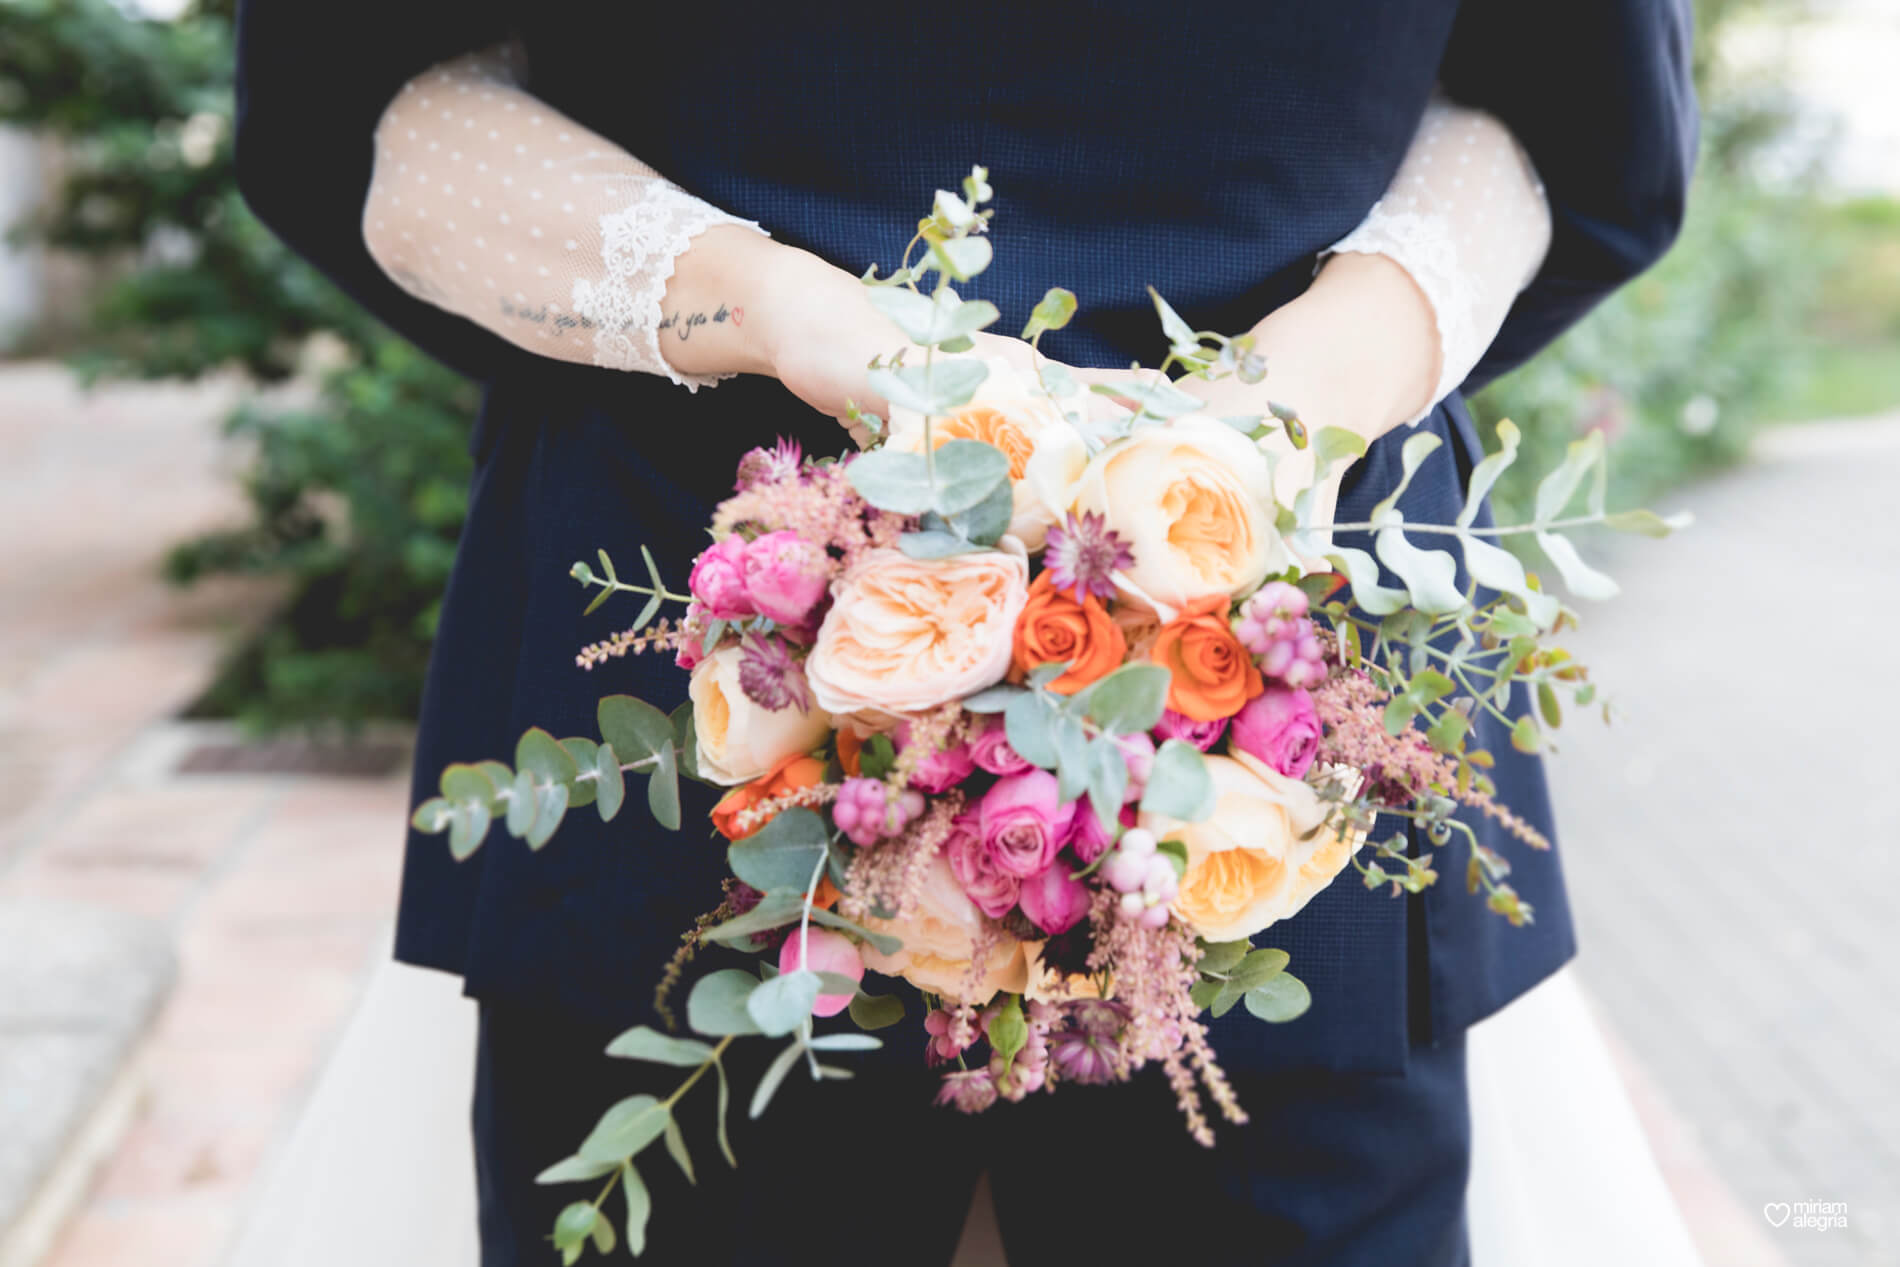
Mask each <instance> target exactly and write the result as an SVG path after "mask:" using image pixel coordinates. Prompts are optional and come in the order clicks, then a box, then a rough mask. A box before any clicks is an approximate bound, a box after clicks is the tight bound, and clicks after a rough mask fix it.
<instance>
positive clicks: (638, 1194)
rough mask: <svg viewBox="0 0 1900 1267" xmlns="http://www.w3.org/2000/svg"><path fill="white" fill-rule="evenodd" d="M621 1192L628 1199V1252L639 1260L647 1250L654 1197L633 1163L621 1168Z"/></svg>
mask: <svg viewBox="0 0 1900 1267" xmlns="http://www.w3.org/2000/svg"><path fill="white" fill-rule="evenodd" d="M620 1190H621V1191H622V1192H623V1193H625V1194H626V1197H627V1252H628V1253H629V1254H632V1255H633V1256H634V1257H635V1258H638V1257H640V1255H641V1254H644V1253H645V1252H646V1248H647V1220H648V1219H649V1218H651V1217H652V1216H653V1197H652V1196H651V1195H650V1194H649V1193H648V1192H647V1185H646V1181H645V1180H643V1179H642V1178H640V1172H639V1171H637V1170H635V1169H634V1168H633V1164H632V1163H631V1162H629V1163H628V1164H627V1165H626V1166H624V1167H622V1168H621V1173H620Z"/></svg>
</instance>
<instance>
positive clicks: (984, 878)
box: [944, 814, 1022, 919]
mask: <svg viewBox="0 0 1900 1267" xmlns="http://www.w3.org/2000/svg"><path fill="white" fill-rule="evenodd" d="M944 853H945V854H946V855H947V856H948V857H949V859H950V871H951V873H952V874H953V875H955V876H956V877H957V883H958V884H960V885H962V886H963V893H964V896H965V897H967V898H969V899H970V901H972V902H974V903H976V909H977V910H979V911H982V912H983V913H984V914H985V915H987V916H989V917H990V918H991V919H1001V918H1002V917H1003V916H1005V915H1007V914H1009V911H1010V908H1011V907H1013V906H1015V905H1016V894H1017V891H1018V890H1019V889H1020V888H1021V887H1022V880H1021V878H1020V877H1017V876H1014V875H1011V874H1010V873H1009V872H1007V871H1001V870H998V869H997V866H996V863H995V861H994V860H993V859H992V858H991V856H990V852H989V850H987V849H985V848H984V847H983V838H982V836H981V835H979V834H978V832H977V824H976V815H974V814H962V815H959V816H958V818H957V820H956V822H955V823H954V824H952V826H951V828H950V838H949V840H947V841H945V842H944Z"/></svg>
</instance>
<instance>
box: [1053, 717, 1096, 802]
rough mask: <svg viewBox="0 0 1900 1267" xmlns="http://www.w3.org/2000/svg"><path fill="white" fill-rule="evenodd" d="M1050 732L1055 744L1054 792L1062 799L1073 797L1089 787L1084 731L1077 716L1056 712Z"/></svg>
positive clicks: (1086, 743) (1087, 746)
mask: <svg viewBox="0 0 1900 1267" xmlns="http://www.w3.org/2000/svg"><path fill="white" fill-rule="evenodd" d="M1051 733H1052V736H1053V738H1054V739H1055V747H1056V795H1057V796H1059V797H1061V798H1062V799H1063V800H1065V801H1073V800H1077V799H1079V798H1080V797H1081V795H1082V793H1084V792H1086V791H1088V787H1089V735H1088V731H1086V730H1084V729H1083V727H1082V722H1081V721H1080V719H1078V718H1076V717H1072V716H1070V715H1069V714H1068V713H1057V714H1056V716H1055V720H1054V722H1053V723H1052V731H1051Z"/></svg>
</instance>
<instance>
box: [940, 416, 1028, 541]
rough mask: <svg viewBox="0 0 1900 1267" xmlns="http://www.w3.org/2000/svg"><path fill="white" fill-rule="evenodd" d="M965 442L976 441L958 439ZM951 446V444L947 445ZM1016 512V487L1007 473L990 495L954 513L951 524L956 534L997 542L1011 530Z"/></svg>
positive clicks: (991, 489)
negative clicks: (1010, 524)
mask: <svg viewBox="0 0 1900 1267" xmlns="http://www.w3.org/2000/svg"><path fill="white" fill-rule="evenodd" d="M953 443H957V444H965V443H974V441H962V440H958V441H954V442H953ZM944 447H945V448H949V447H950V446H949V445H945V446H944ZM1015 513H1016V490H1015V489H1014V488H1013V487H1011V485H1010V482H1009V479H1008V477H1007V476H1005V478H1003V479H1000V480H998V481H997V482H996V483H995V484H994V485H993V486H992V487H991V488H990V491H989V494H988V496H986V497H984V498H983V500H982V501H980V502H978V503H977V504H976V505H974V506H972V507H970V508H969V509H968V510H960V511H957V512H956V513H955V514H953V515H951V516H950V519H949V524H950V527H951V528H952V529H954V530H955V532H956V534H959V535H961V537H962V538H963V539H964V540H966V541H968V542H969V543H970V544H971V545H976V546H993V545H995V544H996V543H997V542H998V541H1000V540H1002V538H1003V534H1004V533H1005V532H1008V531H1009V521H1010V517H1011V516H1012V515H1014V514H1015Z"/></svg>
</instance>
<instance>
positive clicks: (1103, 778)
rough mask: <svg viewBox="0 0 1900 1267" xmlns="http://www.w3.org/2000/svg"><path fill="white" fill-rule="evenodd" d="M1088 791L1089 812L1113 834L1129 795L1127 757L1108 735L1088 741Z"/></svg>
mask: <svg viewBox="0 0 1900 1267" xmlns="http://www.w3.org/2000/svg"><path fill="white" fill-rule="evenodd" d="M1088 788H1089V809H1090V811H1091V812H1092V813H1093V814H1094V815H1095V816H1096V818H1097V819H1098V820H1099V821H1100V822H1101V824H1102V826H1103V827H1104V828H1105V829H1106V830H1109V831H1113V830H1114V829H1115V824H1116V821H1117V819H1118V817H1119V816H1120V814H1121V806H1122V801H1123V800H1124V799H1125V798H1126V797H1127V794H1128V757H1127V755H1126V754H1125V753H1123V752H1122V750H1121V745H1119V744H1117V743H1116V742H1115V741H1114V740H1113V739H1110V738H1109V737H1108V736H1106V735H1103V736H1100V737H1099V738H1096V739H1092V740H1090V741H1089V746H1088Z"/></svg>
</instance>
